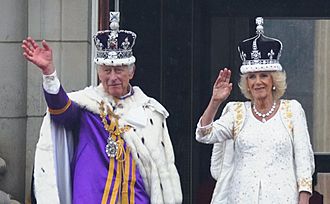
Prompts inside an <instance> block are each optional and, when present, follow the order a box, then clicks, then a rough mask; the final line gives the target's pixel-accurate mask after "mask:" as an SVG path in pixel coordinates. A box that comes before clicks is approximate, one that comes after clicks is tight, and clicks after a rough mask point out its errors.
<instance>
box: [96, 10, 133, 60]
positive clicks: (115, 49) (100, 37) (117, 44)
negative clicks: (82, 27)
mask: <svg viewBox="0 0 330 204" xmlns="http://www.w3.org/2000/svg"><path fill="white" fill-rule="evenodd" d="M119 20H120V13H119V12H110V30H104V31H98V32H97V33H96V34H95V35H94V36H93V38H94V43H95V46H96V49H97V51H96V56H95V57H94V62H95V63H96V64H99V65H109V66H123V65H130V64H133V63H135V57H134V56H133V46H134V44H135V39H136V37H137V36H136V34H135V33H134V32H132V31H127V30H119Z"/></svg>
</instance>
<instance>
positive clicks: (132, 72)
mask: <svg viewBox="0 0 330 204" xmlns="http://www.w3.org/2000/svg"><path fill="white" fill-rule="evenodd" d="M134 73H135V64H133V67H132V68H131V69H130V70H129V79H133V77H134Z"/></svg>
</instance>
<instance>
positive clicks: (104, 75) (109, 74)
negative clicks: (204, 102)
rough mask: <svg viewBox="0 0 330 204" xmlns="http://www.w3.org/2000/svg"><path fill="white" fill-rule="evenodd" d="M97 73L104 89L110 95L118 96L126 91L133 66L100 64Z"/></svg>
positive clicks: (132, 73) (132, 74)
mask: <svg viewBox="0 0 330 204" xmlns="http://www.w3.org/2000/svg"><path fill="white" fill-rule="evenodd" d="M98 75H99V78H100V80H101V83H102V85H103V87H104V90H105V91H106V92H107V93H108V94H109V95H111V96H113V97H116V98H119V97H121V96H124V95H125V94H127V93H128V91H129V90H128V86H129V81H130V80H131V79H132V78H133V76H134V66H133V67H132V68H129V67H128V66H127V65H123V66H106V65H100V67H99V69H98Z"/></svg>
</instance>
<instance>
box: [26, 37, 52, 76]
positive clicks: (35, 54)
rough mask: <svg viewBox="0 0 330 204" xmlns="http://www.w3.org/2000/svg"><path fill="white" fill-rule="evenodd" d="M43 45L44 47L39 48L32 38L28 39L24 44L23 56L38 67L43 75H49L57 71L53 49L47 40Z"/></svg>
mask: <svg viewBox="0 0 330 204" xmlns="http://www.w3.org/2000/svg"><path fill="white" fill-rule="evenodd" d="M41 44H42V47H39V45H38V44H37V43H36V42H35V41H34V40H33V39H32V38H31V37H27V38H26V39H25V40H23V43H22V48H23V50H24V52H23V55H24V57H25V58H26V59H27V60H29V61H30V62H32V63H33V64H35V65H37V66H38V67H39V68H40V69H41V70H42V73H43V74H45V75H49V74H52V73H53V72H54V71H55V68H54V65H53V53H52V49H51V48H50V47H49V46H48V44H47V43H46V41H45V40H43V41H42V42H41Z"/></svg>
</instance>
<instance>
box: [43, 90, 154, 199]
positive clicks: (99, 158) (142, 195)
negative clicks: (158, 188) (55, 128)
mask: <svg viewBox="0 0 330 204" xmlns="http://www.w3.org/2000/svg"><path fill="white" fill-rule="evenodd" d="M44 93H45V98H46V102H47V105H48V107H49V108H50V109H53V110H60V109H63V107H65V106H66V104H67V103H68V101H69V98H68V96H67V94H66V93H65V91H64V90H63V88H62V87H60V91H59V93H58V94H49V93H47V92H46V91H45V92H44ZM51 119H52V120H54V121H55V122H56V123H59V124H62V125H64V127H65V128H66V129H70V130H72V131H73V132H74V133H75V134H74V135H75V138H74V140H75V145H74V156H73V159H72V161H71V172H72V188H73V189H72V199H73V202H72V203H74V204H82V203H101V201H102V196H103V192H104V189H105V186H106V182H107V177H108V170H109V162H110V158H109V157H108V156H107V154H106V152H105V146H106V144H107V138H108V135H109V133H108V132H107V131H106V130H105V128H104V125H103V123H102V121H101V118H100V116H99V115H98V114H95V113H92V112H90V111H88V110H87V109H84V108H81V107H80V106H78V104H76V103H75V102H73V101H72V103H71V105H70V106H69V107H68V109H66V111H64V112H63V113H61V114H56V115H54V114H51ZM108 122H109V120H108ZM124 147H125V148H126V143H125V144H124ZM126 159H129V160H128V161H127V162H126V163H125V165H128V166H129V167H128V168H129V174H128V178H127V180H126V181H127V183H128V185H127V183H126V186H128V189H127V192H126V191H125V192H126V193H127V194H128V202H127V203H129V204H131V203H136V204H149V203H150V199H149V196H148V194H147V193H146V191H145V188H144V183H143V180H142V177H141V175H140V173H139V170H138V167H137V166H136V167H135V165H133V157H132V155H131V154H130V155H129V158H126ZM112 160H114V161H113V164H114V165H113V169H110V171H112V173H113V174H112V175H113V176H112V178H111V181H110V183H111V185H110V191H109V194H108V199H107V202H106V203H110V200H112V201H113V202H111V204H112V203H117V202H118V203H122V202H123V201H121V200H120V199H121V197H122V194H121V191H122V189H120V188H119V190H118V193H113V191H114V190H115V188H116V187H115V181H116V176H117V173H120V171H117V169H118V165H119V164H118V163H119V162H118V161H117V160H116V159H114V158H112ZM118 176H121V174H118ZM117 179H118V178H117ZM123 182H124V178H123V177H121V184H122V185H121V186H123V185H124V184H123ZM115 192H116V191H115Z"/></svg>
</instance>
